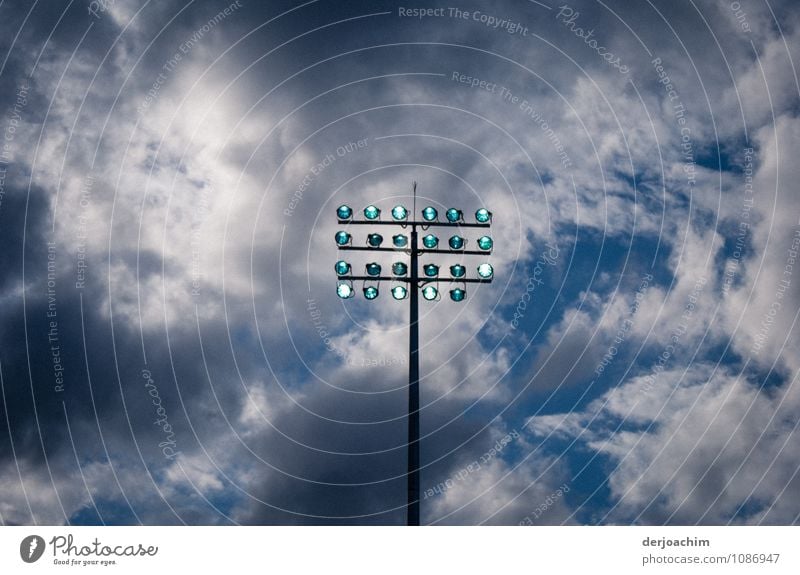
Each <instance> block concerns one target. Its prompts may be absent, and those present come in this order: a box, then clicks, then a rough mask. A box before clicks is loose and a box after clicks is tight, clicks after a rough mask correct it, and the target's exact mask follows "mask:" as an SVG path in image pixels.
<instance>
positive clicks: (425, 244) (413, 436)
mask: <svg viewBox="0 0 800 575" xmlns="http://www.w3.org/2000/svg"><path fill="white" fill-rule="evenodd" d="M413 189H414V200H413V210H412V212H411V219H410V220H409V213H408V210H406V208H405V207H404V206H402V205H397V206H394V207H393V208H392V211H391V217H392V219H391V220H381V210H380V209H379V208H378V207H376V206H375V205H373V204H370V205H368V206H367V207H365V208H364V211H363V213H364V219H354V217H353V216H354V213H353V210H352V208H351V207H350V206H348V205H346V204H343V205H341V206H339V207H338V208H337V209H336V217H337V220H338V222H339V223H340V224H343V225H370V226H400V227H401V228H402V230H406V229H408V228H409V226H410V228H411V234H410V237H408V236H406V235H405V234H404V233H398V234H395V235H394V236H392V247H382V244H383V236H382V235H380V234H378V233H374V232H373V233H369V234H367V237H366V245H365V246H355V245H353V236H352V235H351V234H350V233H349V232H347V231H345V230H339V231H337V232H336V236H335V240H336V245H337V247H338V248H339V249H340V250H342V251H369V252H394V253H402V254H405V255H407V256H408V257H409V263H408V264H406V263H405V262H403V261H395V262H393V263H392V266H391V270H392V274H391V275H383V274H382V269H383V268H382V267H381V265H380V264H379V263H378V262H370V263H368V264H366V269H365V272H366V275H354V274H353V269H352V266H351V265H350V264H349V263H348V262H347V261H345V260H339V261H337V262H336V265H335V266H334V268H335V270H336V276H337V278H338V282H337V286H336V293H337V295H338V296H339V297H340V298H342V299H349V298H352V297H353V296H354V295H355V289H354V288H353V282H354V281H361V282H363V287H362V291H363V293H364V297H365V298H366V299H368V300H374V299H376V298H377V297H378V295H379V293H380V290H379V285H380V282H381V281H389V282H394V283H395V285H393V286H392V288H391V290H390V291H391V294H392V297H393V298H394V299H396V300H404V299H408V300H409V339H408V344H409V345H408V347H409V349H408V360H409V361H408V473H407V479H408V500H407V524H408V525H419V501H420V487H419V485H420V481H419V293H420V292H422V297H423V298H424V299H425V300H428V301H434V300H438V299H440V295H439V289H438V287H437V286H438V285H439V282H447V283H454V284H457V286H456V287H454V288H453V289H451V290H450V299H451V300H453V301H454V302H462V301H464V299H465V298H466V296H467V290H466V284H468V283H491V281H492V279H493V277H494V269H493V268H492V265H491V264H490V263H488V262H483V263H481V264H480V265H478V266H477V267H476V272H477V277H467V268H466V267H465V266H464V265H463V264H461V263H459V264H455V265H452V266H450V277H449V278H443V277H441V276H440V275H439V266H438V265H437V264H433V263H429V264H426V265H424V266H423V268H422V276H420V275H419V267H418V265H419V264H418V260H419V256H420V255H421V254H450V255H453V254H456V255H462V256H488V255H490V254H491V253H492V248H493V241H492V238H491V236H488V235H483V236H481V237H480V238H478V240H477V241H476V243H477V246H478V249H477V250H469V249H467V248H466V246H467V239H466V238H464V237H463V236H461V235H458V234H455V235H452V236H450V239H449V240H448V242H447V243H448V246H449V249H439V247H438V246H439V238H438V237H437V236H435V235H433V234H430V233H429V234H427V235H425V236H424V237H423V238H422V247H420V245H419V238H418V235H417V228H418V227H419V228H421V229H422V230H423V231H426V230H428V229H429V228H431V227H444V228H447V227H450V228H486V229H488V228H489V227H491V225H492V213H491V212H490V211H489V210H487V209H486V208H480V209H478V210H477V211H476V212H475V221H474V222H465V221H464V214H463V212H462V211H461V210H459V209H456V208H450V209H448V210H447V211H446V212H445V221H439V213H438V211H437V210H436V208H434V207H433V206H428V207H426V208H424V209H423V210H422V212H421V215H422V220H417V219H416V213H417V183H416V182H414V184H413ZM404 284H405V285H404ZM406 285H407V286H408V287H405V286H406Z"/></svg>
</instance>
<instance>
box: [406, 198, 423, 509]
mask: <svg viewBox="0 0 800 575" xmlns="http://www.w3.org/2000/svg"><path fill="white" fill-rule="evenodd" d="M412 213H414V214H416V213H417V183H416V182H414V211H413V212H412ZM415 221H416V219H415V220H414V222H412V224H411V262H410V263H411V278H410V279H411V285H410V286H409V287H410V288H411V290H410V291H411V294H410V295H411V297H410V298H409V299H410V305H411V310H410V314H409V315H410V325H409V328H410V330H409V338H408V347H409V350H408V359H409V361H408V511H407V524H408V525H419V496H420V493H419V289H418V282H419V274H418V272H417V256H418V255H419V252H418V249H417V224H416V223H415Z"/></svg>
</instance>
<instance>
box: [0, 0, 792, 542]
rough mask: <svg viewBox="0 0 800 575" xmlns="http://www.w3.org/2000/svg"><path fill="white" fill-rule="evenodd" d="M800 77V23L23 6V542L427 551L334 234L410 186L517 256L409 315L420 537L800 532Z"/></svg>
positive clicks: (197, 4) (403, 382)
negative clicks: (371, 537)
mask: <svg viewBox="0 0 800 575" xmlns="http://www.w3.org/2000/svg"><path fill="white" fill-rule="evenodd" d="M796 61H800V11H798V10H797V7H796V6H795V4H794V3H793V2H791V1H789V0H786V1H783V2H778V1H772V0H770V1H766V0H762V1H759V0H741V1H740V2H729V1H727V0H725V1H712V0H709V1H707V2H693V1H692V0H688V1H680V2H667V1H654V0H645V1H642V2H636V3H634V2H624V1H606V2H599V1H590V0H587V1H585V2H581V1H578V0H574V1H571V2H570V3H569V4H565V3H557V2H552V1H550V0H543V1H542V2H538V1H533V0H508V1H506V2H502V3H491V4H489V3H485V2H470V1H466V2H459V3H458V4H457V5H454V6H451V5H448V4H442V3H438V2H428V3H418V4H404V3H396V2H389V1H382V0H378V1H373V2H364V1H356V2H334V1H332V0H310V1H307V2H302V3H300V2H290V1H272V0H270V1H266V2H254V1H252V0H234V1H232V2H231V1H229V0H223V1H211V0H208V1H203V0H197V1H189V2H185V3H184V2H172V1H169V0H167V1H162V2H151V1H143V0H103V1H99V0H98V1H94V2H86V1H85V0H72V1H69V2H68V1H58V2H36V1H34V2H14V1H12V2H8V1H4V2H0V81H1V82H2V84H1V85H2V87H3V89H2V90H0V110H2V113H0V131H2V136H0V137H2V142H0V241H1V242H2V243H1V244H0V246H2V249H0V269H2V273H1V274H0V403H1V404H2V409H0V522H1V523H2V524H4V525H65V524H71V525H138V524H146V525H218V524H219V525H224V524H242V525H295V524H314V525H339V524H360V525H401V524H404V523H405V498H406V477H405V473H406V433H407V431H406V429H407V423H408V414H407V401H408V400H407V393H408V389H407V383H408V361H409V360H408V337H409V334H408V321H409V315H408V306H407V305H406V304H405V302H401V301H396V300H394V299H392V298H391V297H390V295H389V289H390V287H391V282H389V281H383V282H381V284H380V285H379V288H380V295H379V297H378V298H377V299H375V300H374V301H367V300H365V298H364V297H363V296H362V294H361V289H360V288H361V287H362V286H361V282H355V285H354V287H355V288H356V292H357V293H356V296H355V297H354V298H351V299H347V300H343V299H340V298H339V297H337V294H336V285H337V277H336V274H335V272H334V263H335V262H336V261H337V260H338V259H340V258H341V257H343V255H342V254H340V253H337V249H336V245H335V242H334V234H335V233H336V232H337V231H338V230H340V229H345V228H346V229H347V230H348V231H350V232H351V233H352V234H353V236H354V240H353V241H354V244H355V245H363V242H364V241H365V240H364V237H365V234H366V233H367V232H369V231H377V230H375V229H373V230H370V229H369V228H368V227H367V226H346V225H345V226H343V225H340V224H339V223H338V222H337V218H336V208H337V206H339V205H341V204H347V205H349V206H352V207H353V209H354V210H355V212H356V213H357V214H358V215H360V213H361V210H362V209H363V208H364V207H365V206H366V205H368V204H370V203H372V204H375V205H377V206H378V207H380V208H381V209H382V210H383V213H384V217H386V214H388V213H389V211H390V209H391V207H392V206H394V205H397V204H401V205H405V206H407V207H409V208H410V207H411V205H412V182H416V186H417V194H418V203H417V207H418V209H421V207H422V206H425V205H431V206H434V207H436V208H437V210H439V212H440V214H441V213H443V212H444V210H446V209H447V208H450V207H456V208H459V209H461V210H463V212H464V214H465V218H466V220H467V221H471V220H472V218H473V214H474V212H475V210H477V209H478V208H482V207H486V208H488V209H490V210H491V212H492V214H493V219H492V227H491V236H492V238H493V240H494V249H493V251H492V253H491V255H489V256H487V257H485V258H483V259H481V258H480V257H478V258H477V259H475V258H474V257H473V258H472V259H470V260H469V261H465V260H464V259H463V258H462V257H460V256H457V255H450V254H444V255H441V257H440V259H437V260H435V262H436V263H438V264H440V265H441V266H442V269H443V270H444V269H446V266H449V265H451V264H454V263H465V264H466V265H468V270H469V271H468V273H470V274H474V266H476V265H477V263H479V261H489V262H490V263H491V264H492V266H493V267H494V280H493V282H492V283H491V284H480V285H478V284H468V285H467V297H466V299H465V300H464V301H463V302H458V303H457V302H454V301H451V300H450V298H449V297H447V292H448V290H449V289H451V287H452V286H451V285H450V284H449V282H448V281H446V280H445V279H444V278H443V279H442V281H441V282H440V284H439V289H440V292H441V294H442V295H443V297H441V298H440V299H438V300H437V301H430V302H429V301H421V302H420V323H419V325H420V357H421V363H420V369H421V377H420V388H421V408H420V421H421V442H420V451H421V492H422V494H421V500H420V508H421V519H422V523H424V524H433V525H452V524H456V525H523V526H524V525H575V524H581V525H696V524H697V525H701V524H702V525H789V524H797V523H798V522H800V441H798V424H800V390H799V389H798V381H797V379H798V370H800V353H798V351H800V350H799V349H798V348H799V347H800V340H799V339H798V330H797V327H796V322H797V319H798V313H800V290H798V286H800V268H798V264H797V257H798V251H800V195H799V194H798V191H797V188H796V185H797V182H798V181H800V166H798V164H797V162H796V161H795V157H796V156H797V153H798V146H799V145H798V142H800V81H798V76H797V70H796V67H795V62H796ZM381 231H384V233H385V234H386V232H385V230H381ZM464 235H465V237H467V240H468V246H469V245H470V242H475V241H476V239H477V236H476V235H475V234H474V231H473V230H468V229H464ZM387 237H388V235H387ZM353 253H355V254H356V255H354V256H353V255H352V254H353ZM345 255H346V256H347V259H348V261H349V262H350V263H351V264H352V267H353V269H354V270H361V269H363V266H364V264H365V263H367V262H369V261H373V260H375V261H380V262H382V264H383V265H384V266H385V267H386V268H388V266H389V265H390V264H391V262H392V261H399V260H397V257H398V256H399V257H400V258H402V257H405V256H402V255H401V254H398V256H395V255H393V254H366V253H365V254H359V253H357V252H351V253H347V254H345ZM351 256H352V257H351ZM377 258H381V259H377ZM430 261H434V260H432V259H430V256H426V257H423V260H422V263H429V262H430Z"/></svg>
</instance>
